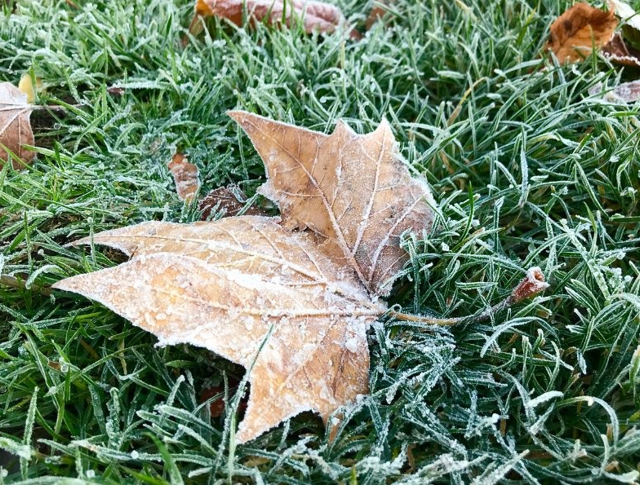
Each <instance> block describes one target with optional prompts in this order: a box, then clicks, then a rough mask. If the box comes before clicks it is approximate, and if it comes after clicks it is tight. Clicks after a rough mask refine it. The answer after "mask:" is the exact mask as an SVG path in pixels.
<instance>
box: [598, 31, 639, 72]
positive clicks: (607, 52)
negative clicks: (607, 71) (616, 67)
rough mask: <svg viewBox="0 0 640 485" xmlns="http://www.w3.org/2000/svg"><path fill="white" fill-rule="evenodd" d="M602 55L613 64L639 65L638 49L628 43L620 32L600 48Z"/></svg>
mask: <svg viewBox="0 0 640 485" xmlns="http://www.w3.org/2000/svg"><path fill="white" fill-rule="evenodd" d="M602 53H603V55H604V56H605V57H606V58H607V59H609V60H610V61H611V62H613V63H615V64H621V65H623V66H629V67H640V50H638V49H635V48H633V47H631V46H630V45H628V44H627V43H626V42H625V41H624V39H623V38H622V36H621V35H620V34H616V35H615V36H614V37H613V39H612V40H611V42H609V43H608V44H607V45H605V46H604V47H603V48H602Z"/></svg>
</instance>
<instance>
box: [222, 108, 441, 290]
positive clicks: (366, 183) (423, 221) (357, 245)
mask: <svg viewBox="0 0 640 485" xmlns="http://www.w3.org/2000/svg"><path fill="white" fill-rule="evenodd" d="M229 114H230V116H231V117H232V118H233V119H235V120H236V121H237V122H238V123H240V125H241V126H242V128H243V129H244V130H245V132H246V133H247V135H249V138H251V141H252V142H253V145H254V146H255V148H256V150H257V151H258V153H259V154H260V156H261V157H262V160H263V161H264V164H265V167H266V169H267V176H268V181H267V182H266V183H265V184H264V185H263V186H262V187H260V189H259V190H258V192H260V193H261V194H263V195H265V196H266V197H268V198H269V199H271V200H273V201H274V202H276V203H277V204H278V206H279V207H280V212H281V213H282V221H283V224H284V225H286V226H287V227H288V228H291V229H306V228H308V229H310V230H311V231H313V233H314V234H315V235H316V237H317V238H318V243H319V244H322V246H323V250H324V251H325V253H326V254H330V255H331V256H332V257H333V258H334V259H335V260H336V261H340V262H341V264H344V265H347V266H350V267H352V268H353V269H354V271H355V272H356V274H357V275H358V278H359V279H360V281H361V282H362V283H363V284H364V285H365V287H366V288H367V289H368V290H369V291H370V292H371V293H372V294H374V295H386V294H388V293H389V290H390V288H391V285H392V283H393V280H394V279H395V277H396V275H397V273H398V272H399V271H400V269H402V266H403V265H404V263H405V262H406V261H407V259H408V255H407V253H406V252H405V251H404V249H402V248H401V247H400V236H401V235H402V234H403V233H404V232H405V231H413V232H416V233H421V232H422V231H425V230H429V228H430V227H431V224H432V222H433V207H435V202H434V201H433V197H432V196H431V192H430V190H429V188H428V187H427V185H426V183H425V182H423V181H421V180H419V179H417V178H412V177H411V176H410V175H409V170H408V169H407V167H406V166H405V165H404V164H403V162H402V161H401V159H400V156H399V154H398V152H397V149H396V142H395V139H394V137H393V133H392V132H391V128H390V127H389V124H388V123H387V122H386V121H383V122H382V123H381V124H380V126H379V127H378V129H376V131H374V132H373V133H370V134H368V135H358V134H356V133H355V132H353V131H352V130H351V129H350V128H349V127H347V126H346V125H345V124H343V123H341V122H339V123H338V125H337V126H336V129H335V131H334V132H333V134H331V135H325V134H323V133H318V132H315V131H310V130H306V129H304V128H299V127H296V126H293V125H289V124H286V123H280V122H277V121H272V120H269V119H267V118H263V117H261V116H257V115H253V114H250V113H246V112H242V111H234V112H231V113H229Z"/></svg>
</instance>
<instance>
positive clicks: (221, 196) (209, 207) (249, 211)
mask: <svg viewBox="0 0 640 485" xmlns="http://www.w3.org/2000/svg"><path fill="white" fill-rule="evenodd" d="M246 204H247V196H246V195H245V194H244V192H242V190H240V188H239V187H238V186H235V185H230V186H227V187H218V188H217V189H213V190H212V191H211V192H209V193H208V194H207V195H206V197H205V198H204V199H202V200H201V201H200V203H199V205H198V209H199V210H200V211H201V212H202V216H201V219H202V220H203V221H206V220H208V219H209V217H210V216H211V213H212V212H214V211H216V212H220V213H222V216H223V217H233V216H237V215H238V214H240V212H242V211H243V210H244V213H243V215H247V216H261V215H262V216H263V215H266V213H264V212H263V211H261V210H260V209H259V208H258V207H256V206H253V205H252V206H250V207H248V208H246V210H245V205H246Z"/></svg>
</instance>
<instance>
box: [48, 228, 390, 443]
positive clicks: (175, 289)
mask: <svg viewBox="0 0 640 485" xmlns="http://www.w3.org/2000/svg"><path fill="white" fill-rule="evenodd" d="M93 241H94V242H96V243H99V244H106V245H109V246H111V247H115V248H119V249H121V250H123V251H125V252H126V253H127V254H131V255H133V257H132V259H131V260H130V261H129V262H127V263H124V264H122V265H120V266H117V267H115V268H109V269H105V270H101V271H97V272H95V273H89V274H84V275H79V276H75V277H72V278H67V279H65V280H62V281H60V282H58V283H57V284H56V285H54V288H56V289H61V290H66V291H73V292H76V293H79V294H81V295H84V296H86V297H89V298H91V299H93V300H96V301H98V302H101V303H103V304H104V305H106V306H107V307H109V308H111V309H112V310H113V311H114V312H116V313H118V314H120V315H122V316H123V317H125V318H127V319H128V320H130V321H131V322H133V323H134V324H135V325H137V326H139V327H141V328H143V329H146V330H148V331H150V332H152V333H153V334H154V335H156V336H157V337H158V338H159V344H160V345H170V344H178V343H190V344H192V345H197V346H201V347H205V348H207V349H209V350H212V351H213V352H215V353H217V354H219V355H221V356H223V357H225V358H228V359H229V360H231V361H233V362H236V363H238V364H240V365H242V366H243V367H245V368H246V369H247V370H248V372H249V382H250V384H251V394H250V397H249V402H248V405H247V412H246V415H245V417H244V419H243V421H242V423H241V424H240V427H239V430H238V433H237V435H236V439H237V440H238V441H239V442H241V443H242V442H245V441H248V440H250V439H253V438H255V437H256V436H258V435H260V434H261V433H263V432H265V431H266V430H268V429H270V428H271V427H273V426H276V425H277V424H279V423H280V422H282V421H283V420H285V419H288V418H290V417H292V416H294V415H296V414H298V413H300V412H302V411H306V410H313V411H316V412H318V413H319V414H320V415H321V416H322V417H323V419H324V421H325V422H326V421H327V420H328V418H329V416H330V415H331V413H332V412H334V411H335V410H336V409H337V408H338V407H340V406H341V405H344V404H346V403H348V402H350V401H352V400H353V399H355V397H356V396H357V395H359V394H365V393H367V391H368V373H369V351H368V347H367V340H366V329H367V326H368V325H369V324H370V323H371V322H373V321H374V320H375V319H376V317H377V316H378V315H380V314H381V313H383V312H384V311H385V306H384V305H383V304H381V303H379V302H377V301H376V300H375V299H374V298H371V297H370V296H369V295H368V294H367V292H366V291H365V290H364V288H363V287H362V285H361V284H360V282H359V281H358V280H357V279H356V278H355V276H354V275H353V273H352V272H351V271H350V269H349V268H344V267H341V266H340V265H338V264H336V263H335V262H334V261H332V260H331V258H329V257H328V256H327V255H325V254H323V252H322V251H321V250H320V248H319V247H318V246H317V245H316V244H315V241H314V240H313V238H312V237H311V236H310V235H308V234H305V233H293V232H290V231H288V230H286V229H285V228H283V227H282V226H280V225H279V224H278V220H277V219H274V218H264V217H248V216H244V217H236V218H227V219H222V220H220V221H216V222H201V223H195V224H189V225H179V224H170V223H162V222H153V223H144V224H140V225H137V226H131V227H127V228H123V229H118V230H115V231H108V232H106V233H103V234H98V235H96V236H95V237H94V238H93ZM80 242H85V243H87V242H89V240H88V239H85V240H83V241H80ZM132 295H135V298H132Z"/></svg>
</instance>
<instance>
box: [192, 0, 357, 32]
mask: <svg viewBox="0 0 640 485" xmlns="http://www.w3.org/2000/svg"><path fill="white" fill-rule="evenodd" d="M245 13H246V15H247V18H248V19H249V21H250V22H266V23H268V24H269V25H277V24H280V23H284V24H286V25H288V26H290V25H291V22H292V20H293V19H294V18H295V19H300V20H301V21H302V22H303V25H304V29H305V31H306V32H307V33H311V32H314V31H319V32H333V31H334V30H335V29H336V27H338V26H339V25H340V24H344V22H345V21H344V16H343V15H342V12H341V11H340V9H339V8H338V7H335V6H333V5H330V4H328V3H325V2H318V1H305V0H197V2H196V6H195V17H194V19H193V20H192V22H191V25H190V27H189V31H190V32H191V33H192V34H195V33H197V32H198V30H199V24H200V20H199V18H200V17H220V18H225V19H227V20H229V21H230V22H232V23H234V24H236V25H238V26H240V25H242V23H243V20H244V18H243V17H244V14H245ZM350 35H351V37H355V38H357V37H359V34H358V33H357V32H356V31H351V33H350Z"/></svg>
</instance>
